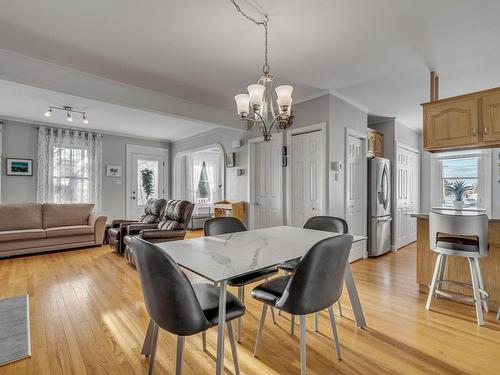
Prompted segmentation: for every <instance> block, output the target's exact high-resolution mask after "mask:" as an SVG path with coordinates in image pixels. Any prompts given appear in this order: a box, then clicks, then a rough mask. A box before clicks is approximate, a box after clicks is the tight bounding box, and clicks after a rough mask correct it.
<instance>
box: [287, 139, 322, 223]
mask: <svg viewBox="0 0 500 375" xmlns="http://www.w3.org/2000/svg"><path fill="white" fill-rule="evenodd" d="M323 137H324V131H323V130H318V131H313V132H309V133H302V134H293V135H292V137H291V138H292V139H291V150H290V164H291V173H292V179H291V182H292V184H291V185H292V186H291V191H290V194H292V207H291V208H292V215H291V216H292V223H291V224H292V225H293V226H296V227H301V226H303V225H304V223H305V222H306V220H307V219H308V218H310V217H311V216H319V215H325V214H326V213H325V212H323V207H324V202H323V200H324V192H323V189H324V183H323V182H324V173H325V172H324V152H325V151H324V149H323Z"/></svg>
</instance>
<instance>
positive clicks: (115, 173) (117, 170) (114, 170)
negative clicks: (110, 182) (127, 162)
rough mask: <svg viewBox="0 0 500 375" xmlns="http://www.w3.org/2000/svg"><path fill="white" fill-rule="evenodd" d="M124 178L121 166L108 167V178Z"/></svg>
mask: <svg viewBox="0 0 500 375" xmlns="http://www.w3.org/2000/svg"><path fill="white" fill-rule="evenodd" d="M121 176H122V166H121V165H109V164H108V165H106V177H121Z"/></svg>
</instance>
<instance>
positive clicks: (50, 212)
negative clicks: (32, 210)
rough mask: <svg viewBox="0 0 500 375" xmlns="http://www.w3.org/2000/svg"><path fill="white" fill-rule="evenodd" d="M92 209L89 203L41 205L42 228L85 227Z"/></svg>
mask: <svg viewBox="0 0 500 375" xmlns="http://www.w3.org/2000/svg"><path fill="white" fill-rule="evenodd" d="M93 208H94V205H93V204H90V203H76V204H55V203H45V204H44V205H43V227H44V228H55V227H65V226H71V225H87V224H88V221H89V216H90V214H91V213H92V209H93Z"/></svg>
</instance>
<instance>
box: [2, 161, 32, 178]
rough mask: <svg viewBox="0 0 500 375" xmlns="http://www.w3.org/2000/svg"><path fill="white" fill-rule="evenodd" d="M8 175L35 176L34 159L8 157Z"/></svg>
mask: <svg viewBox="0 0 500 375" xmlns="http://www.w3.org/2000/svg"><path fill="white" fill-rule="evenodd" d="M6 160H7V171H6V174H7V176H33V160H31V159H13V158H7V159H6Z"/></svg>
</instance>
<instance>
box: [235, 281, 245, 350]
mask: <svg viewBox="0 0 500 375" xmlns="http://www.w3.org/2000/svg"><path fill="white" fill-rule="evenodd" d="M238 299H239V300H240V301H241V302H242V303H245V287H244V286H240V287H239V288H238ZM237 340H238V342H241V317H239V318H238V336H237Z"/></svg>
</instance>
